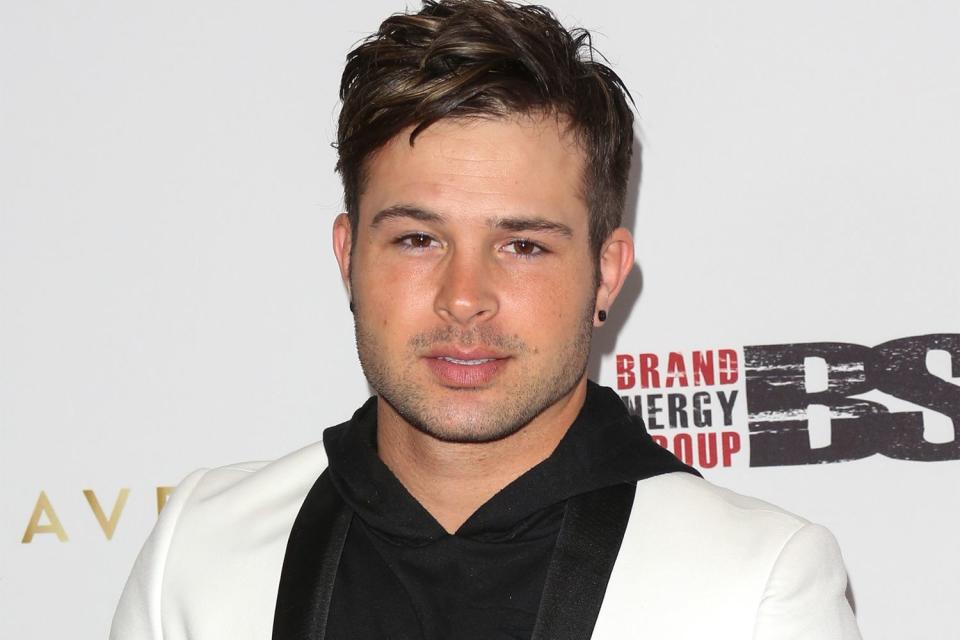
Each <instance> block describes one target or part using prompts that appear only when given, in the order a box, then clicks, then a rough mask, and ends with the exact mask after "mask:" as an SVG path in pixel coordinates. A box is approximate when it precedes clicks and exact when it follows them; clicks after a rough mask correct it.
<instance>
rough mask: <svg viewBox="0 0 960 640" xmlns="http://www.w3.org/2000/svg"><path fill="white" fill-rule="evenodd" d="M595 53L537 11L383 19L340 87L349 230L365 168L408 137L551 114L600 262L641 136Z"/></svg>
mask: <svg viewBox="0 0 960 640" xmlns="http://www.w3.org/2000/svg"><path fill="white" fill-rule="evenodd" d="M595 54H596V51H595V50H594V48H593V46H592V44H591V40H590V33H589V32H588V31H586V30H585V29H579V28H577V29H572V30H570V31H568V30H567V29H565V28H564V27H563V26H562V25H561V24H560V23H559V21H558V20H557V18H556V17H555V16H554V15H553V13H551V12H550V10H549V9H547V8H545V7H542V6H537V5H519V4H515V3H512V2H506V1H504V0H424V3H423V7H422V8H421V10H420V11H419V12H418V13H415V14H404V13H398V14H395V15H392V16H390V17H389V18H387V19H386V20H384V22H383V23H382V24H381V25H380V29H379V30H378V31H377V32H376V33H375V34H373V35H371V36H370V37H368V38H367V39H365V40H364V41H363V42H362V43H361V44H359V45H358V46H357V47H356V48H354V49H353V50H352V51H351V52H350V53H349V54H347V63H346V67H345V69H344V71H343V77H342V79H341V82H340V99H341V100H342V101H343V108H342V110H341V112H340V119H339V126H338V131H337V143H336V148H337V151H338V155H339V158H338V161H337V167H336V170H337V171H338V172H339V173H340V176H341V179H342V180H343V189H344V204H345V205H346V209H347V216H348V218H349V220H350V223H351V225H352V227H353V228H354V229H355V230H356V229H357V223H358V217H359V204H358V202H359V199H360V194H361V193H362V191H363V189H364V186H365V181H366V168H367V164H368V160H369V159H370V158H371V155H372V154H373V153H375V152H376V151H377V150H378V149H380V148H381V147H382V146H383V145H384V144H386V143H387V142H388V141H389V140H390V139H391V138H393V137H394V136H396V135H397V134H398V133H400V132H401V131H403V130H404V129H406V128H407V127H410V126H413V127H414V129H413V131H412V133H411V134H410V140H409V142H410V144H411V145H413V144H414V142H415V140H416V137H417V135H418V134H419V133H420V132H422V131H423V130H424V129H426V128H427V127H429V126H430V125H431V124H433V123H434V122H437V121H438V120H440V119H442V118H464V117H493V118H500V117H508V116H511V115H536V114H545V115H552V116H556V117H559V118H563V119H565V120H566V122H567V123H568V126H569V130H570V131H571V132H572V133H573V134H574V136H575V140H576V141H577V143H578V145H579V147H580V148H581V149H582V150H583V152H584V157H585V164H584V175H583V184H582V185H581V187H582V189H583V194H584V196H585V199H586V202H587V206H588V209H589V212H590V245H591V248H592V250H593V252H594V255H595V256H599V253H600V249H601V247H602V245H603V242H604V240H606V238H607V237H608V236H609V235H610V233H611V232H612V231H613V230H614V229H616V228H617V227H618V226H620V222H621V219H622V217H623V208H624V202H625V198H626V190H627V181H628V177H629V173H630V156H631V152H632V149H633V142H634V137H633V113H632V111H631V110H630V107H629V105H628V104H627V99H628V98H629V99H630V100H631V101H632V98H630V94H629V92H628V91H627V88H626V87H625V86H624V84H623V81H621V80H620V78H619V77H618V76H617V74H616V73H614V72H613V71H612V70H611V69H610V68H609V67H607V66H606V65H604V64H602V63H600V62H598V61H597V60H595V59H594V55H595ZM597 55H599V54H597ZM353 237H354V238H356V233H354V236H353Z"/></svg>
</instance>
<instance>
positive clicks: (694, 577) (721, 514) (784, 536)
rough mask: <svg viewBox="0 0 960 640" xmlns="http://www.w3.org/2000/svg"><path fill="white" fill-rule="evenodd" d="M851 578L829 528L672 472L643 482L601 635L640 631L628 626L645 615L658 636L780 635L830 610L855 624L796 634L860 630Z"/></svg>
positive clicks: (604, 612) (828, 635)
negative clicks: (850, 600)
mask: <svg viewBox="0 0 960 640" xmlns="http://www.w3.org/2000/svg"><path fill="white" fill-rule="evenodd" d="M845 587H846V573H845V570H844V568H843V562H842V559H841V557H840V553H839V549H838V548H837V544H836V541H835V540H834V538H833V536H832V535H831V534H830V532H829V531H827V530H826V529H825V528H823V527H821V526H819V525H816V524H813V523H811V522H809V521H808V520H806V519H804V518H802V517H800V516H797V515H794V514H792V513H790V512H788V511H785V510H784V509H781V508H779V507H777V506H774V505H772V504H770V503H767V502H764V501H762V500H758V499H756V498H751V497H748V496H743V495H740V494H737V493H735V492H733V491H730V490H728V489H724V488H722V487H718V486H716V485H714V484H711V483H710V482H708V481H706V480H704V479H702V478H700V477H697V476H695V475H692V474H688V473H670V474H664V475H661V476H656V477H654V478H650V479H648V480H644V481H642V482H639V483H638V484H637V493H636V498H635V500H634V505H633V510H632V513H631V516H630V521H629V523H628V525H627V531H626V533H625V535H624V539H623V544H622V546H621V549H620V554H619V555H618V558H617V564H616V566H615V567H614V571H613V574H612V575H611V577H610V583H609V585H608V589H607V594H606V597H605V600H604V605H603V609H602V615H601V618H600V620H599V621H598V631H603V632H604V633H600V634H598V635H597V636H596V637H598V638H605V637H611V638H612V637H631V635H630V634H627V635H623V634H622V633H621V632H622V630H624V629H628V628H629V625H630V620H631V619H634V616H636V615H641V616H642V617H644V618H645V619H646V620H647V624H648V628H647V629H646V631H648V632H651V633H653V635H654V636H657V634H658V633H664V634H669V635H670V637H674V638H688V637H689V638H696V637H705V636H709V635H711V634H715V633H716V632H717V631H718V630H721V629H722V630H724V633H725V637H758V638H760V637H764V638H765V637H773V636H776V632H774V633H773V634H772V636H768V635H765V634H766V633H767V632H769V631H770V630H771V629H776V630H782V629H785V628H787V627H788V626H789V628H791V629H794V628H799V627H795V626H790V625H808V624H812V625H816V624H820V623H822V622H823V620H824V616H827V615H829V616H832V617H833V618H834V619H835V620H840V621H841V622H839V623H837V624H840V625H846V627H844V628H847V627H850V625H853V626H852V628H853V632H851V633H841V634H840V635H838V634H837V633H834V632H833V630H835V629H837V628H839V627H837V625H834V624H833V623H831V622H826V623H823V624H824V625H826V626H824V627H823V630H824V632H823V633H822V634H821V635H804V634H803V633H801V634H800V635H798V636H796V637H822V638H854V637H856V634H855V623H852V622H851V621H852V616H851V614H850V612H849V607H848V606H847V604H846V601H845V600H844V597H843V592H844V589H845ZM791 610H795V611H797V613H796V615H793V614H790V615H788V614H787V613H786V612H787V611H791ZM682 611H688V612H689V611H696V612H697V615H696V616H686V615H683V613H682ZM771 612H773V613H771ZM827 612H833V613H829V614H828V613H827ZM791 615H793V617H792V618H791ZM787 618H791V619H790V621H787ZM831 625H833V626H831ZM817 628H820V627H817ZM614 630H620V631H614ZM761 630H762V631H763V633H761ZM618 633H619V635H618ZM657 637H660V636H657ZM664 637H665V636H664ZM777 637H779V636H777ZM791 637H793V636H791Z"/></svg>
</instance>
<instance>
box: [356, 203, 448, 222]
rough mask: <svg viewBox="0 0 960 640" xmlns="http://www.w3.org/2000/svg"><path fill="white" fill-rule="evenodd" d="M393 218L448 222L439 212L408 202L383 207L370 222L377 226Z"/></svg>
mask: <svg viewBox="0 0 960 640" xmlns="http://www.w3.org/2000/svg"><path fill="white" fill-rule="evenodd" d="M393 218H411V219H413V220H419V221H420V222H436V223H440V224H442V223H444V222H446V219H445V218H444V217H443V216H441V215H440V214H439V213H434V212H433V211H427V210H426V209H421V208H420V207H413V206H410V205H406V204H395V205H393V206H392V207H387V208H386V209H383V210H382V211H380V212H378V213H377V215H375V216H373V221H372V222H371V223H370V226H371V227H376V226H377V225H379V224H380V223H381V222H385V221H387V220H391V219H393Z"/></svg>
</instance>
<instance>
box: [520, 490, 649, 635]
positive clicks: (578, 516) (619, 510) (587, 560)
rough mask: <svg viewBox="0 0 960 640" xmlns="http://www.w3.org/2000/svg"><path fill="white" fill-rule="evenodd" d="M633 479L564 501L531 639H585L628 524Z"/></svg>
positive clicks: (601, 600) (589, 631)
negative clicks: (558, 531) (555, 542)
mask: <svg viewBox="0 0 960 640" xmlns="http://www.w3.org/2000/svg"><path fill="white" fill-rule="evenodd" d="M636 490H637V487H636V485H635V484H626V483H624V484H617V485H613V486H610V487H606V488H603V489H599V490H597V491H591V492H590V493H585V494H582V495H579V496H574V497H572V498H570V499H569V500H567V506H566V509H565V513H564V516H563V524H562V525H561V526H560V533H559V535H558V536H557V546H556V547H555V548H554V550H553V555H552V556H551V558H550V567H549V569H547V580H546V584H545V585H544V589H543V595H542V596H541V597H540V610H539V611H538V612H537V622H536V625H535V626H534V629H533V638H532V640H587V639H589V638H590V635H591V634H592V633H593V627H594V625H595V624H596V622H597V615H598V614H599V613H600V604H601V603H602V602H603V595H604V593H606V590H607V582H608V581H609V580H610V573H611V572H612V571H613V565H614V563H615V562H616V561H617V554H618V553H619V551H620V543H621V542H623V534H624V532H625V531H626V529H627V522H628V521H629V519H630V510H631V508H632V507H633V497H634V494H635V493H636Z"/></svg>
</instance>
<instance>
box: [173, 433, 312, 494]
mask: <svg viewBox="0 0 960 640" xmlns="http://www.w3.org/2000/svg"><path fill="white" fill-rule="evenodd" d="M326 466H327V456H326V453H325V452H324V449H323V444H322V443H320V442H316V443H313V444H311V445H308V446H306V447H304V448H302V449H299V450H297V451H294V452H292V453H290V454H287V455H285V456H283V457H282V458H278V459H276V460H272V461H254V462H238V463H235V464H229V465H225V466H222V467H216V468H212V469H200V470H198V471H195V472H194V473H193V474H191V475H190V476H188V477H187V479H186V480H185V481H184V482H183V483H181V485H180V486H178V487H177V489H176V491H175V493H174V497H178V496H177V494H179V493H181V492H184V493H188V495H185V496H181V497H182V499H183V500H184V501H185V503H186V504H185V505H184V506H185V507H187V508H189V509H191V510H192V509H194V508H198V507H200V508H213V509H216V508H221V507H227V506H229V505H230V503H232V502H238V503H241V504H245V505H248V506H249V507H251V508H254V507H255V506H256V505H258V504H260V503H263V502H268V503H275V504H276V503H282V502H284V501H286V499H288V498H290V497H294V496H296V495H298V494H299V496H300V498H301V499H302V497H303V496H304V495H306V493H307V491H309V489H310V487H311V486H312V485H313V483H314V482H315V481H316V479H317V477H318V476H319V475H320V474H321V473H322V472H323V470H324V469H325V468H326Z"/></svg>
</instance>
